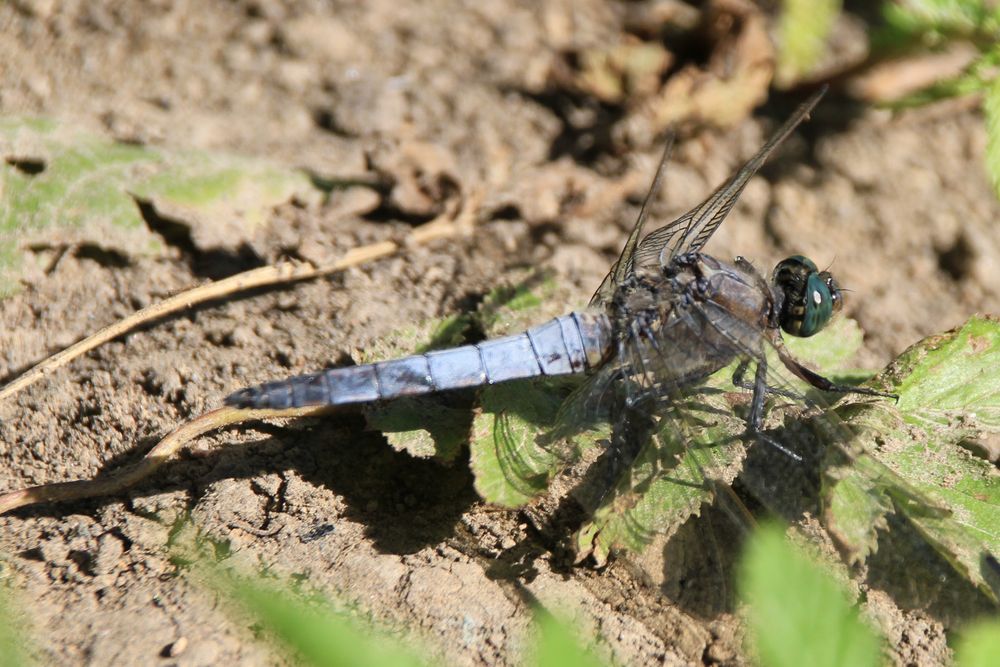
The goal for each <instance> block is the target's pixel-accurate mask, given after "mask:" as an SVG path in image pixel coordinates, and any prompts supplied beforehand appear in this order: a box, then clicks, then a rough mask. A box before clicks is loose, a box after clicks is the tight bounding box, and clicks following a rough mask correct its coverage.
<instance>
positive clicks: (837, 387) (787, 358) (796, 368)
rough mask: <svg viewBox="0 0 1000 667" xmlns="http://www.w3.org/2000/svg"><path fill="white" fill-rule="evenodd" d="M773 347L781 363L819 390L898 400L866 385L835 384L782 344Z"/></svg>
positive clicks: (897, 397) (896, 395)
mask: <svg viewBox="0 0 1000 667" xmlns="http://www.w3.org/2000/svg"><path fill="white" fill-rule="evenodd" d="M775 348H776V349H777V351H778V357H779V358H780V359H781V363H783V364H784V365H785V367H786V368H787V369H788V370H790V371H791V372H793V373H795V375H797V376H798V377H800V378H802V379H803V380H805V381H806V382H808V383H809V384H811V385H812V386H814V387H816V388H817V389H819V390H820V391H825V392H830V393H835V394H860V395H862V396H881V397H882V398H891V399H893V400H894V401H898V400H899V395H898V394H892V393H889V392H886V391H879V390H878V389H869V388H868V387H854V386H852V385H849V384H837V383H836V382H834V381H832V380H829V379H827V378H825V377H823V376H822V375H820V374H819V373H817V372H815V371H811V370H809V369H808V368H806V367H805V366H803V365H802V364H800V363H799V362H798V361H796V359H795V358H794V357H793V356H792V355H791V354H789V352H788V350H787V349H786V348H785V347H784V346H783V345H776V346H775Z"/></svg>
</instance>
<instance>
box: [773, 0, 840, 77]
mask: <svg viewBox="0 0 1000 667" xmlns="http://www.w3.org/2000/svg"><path fill="white" fill-rule="evenodd" d="M840 10H841V0H784V2H783V3H782V8H781V19H780V20H779V22H778V44H779V48H778V67H777V71H776V74H775V78H776V79H777V81H778V83H779V85H782V86H788V85H790V84H792V83H794V82H795V81H796V80H798V79H800V78H801V77H802V76H803V75H805V74H808V73H809V72H810V71H811V70H812V68H813V67H815V66H816V64H817V63H818V62H819V61H820V59H821V58H822V57H823V54H824V52H825V51H826V42H827V38H828V37H829V35H830V32H831V31H832V30H833V24H834V22H835V21H836V20H837V16H838V15H839V14H840Z"/></svg>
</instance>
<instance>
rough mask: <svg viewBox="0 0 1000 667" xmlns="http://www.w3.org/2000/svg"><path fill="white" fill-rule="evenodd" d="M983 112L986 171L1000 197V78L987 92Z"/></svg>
mask: <svg viewBox="0 0 1000 667" xmlns="http://www.w3.org/2000/svg"><path fill="white" fill-rule="evenodd" d="M983 112H984V113H985V114H986V171H987V173H989V175H990V180H991V181H992V182H993V190H994V191H995V192H996V193H997V196H998V197H1000V77H997V78H995V79H994V80H993V84H992V85H991V86H989V88H987V90H986V99H985V100H983Z"/></svg>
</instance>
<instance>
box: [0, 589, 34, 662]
mask: <svg viewBox="0 0 1000 667" xmlns="http://www.w3.org/2000/svg"><path fill="white" fill-rule="evenodd" d="M22 626H23V623H22V622H21V621H20V619H18V618H17V617H16V615H15V613H14V606H13V599H12V596H11V595H10V593H9V592H8V590H7V589H6V587H5V586H4V585H3V582H2V581H0V665H3V667H20V666H21V665H27V664H28V660H27V654H26V651H25V648H26V647H25V642H26V638H27V633H25V632H24V628H23V627H22Z"/></svg>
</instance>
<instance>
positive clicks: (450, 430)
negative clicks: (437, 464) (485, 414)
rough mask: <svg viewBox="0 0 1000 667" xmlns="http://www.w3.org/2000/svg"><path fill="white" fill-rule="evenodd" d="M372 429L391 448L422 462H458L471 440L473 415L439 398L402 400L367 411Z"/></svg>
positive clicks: (366, 414)
mask: <svg viewBox="0 0 1000 667" xmlns="http://www.w3.org/2000/svg"><path fill="white" fill-rule="evenodd" d="M364 413H365V418H366V419H367V420H368V425H369V426H371V427H372V428H374V429H376V430H379V431H381V432H382V434H383V435H384V436H385V438H386V440H388V442H389V445H390V446H391V447H392V448H393V449H395V450H396V451H398V452H406V453H407V454H409V455H410V456H413V457H415V458H418V459H426V458H432V457H433V458H436V459H438V460H439V461H442V462H445V463H447V462H450V461H454V460H455V457H457V456H458V454H459V453H460V452H461V451H462V446H463V445H464V444H465V443H466V442H467V441H468V439H469V432H470V429H471V427H472V413H471V412H470V411H469V410H468V409H462V408H454V407H450V406H448V405H445V404H444V403H443V401H441V400H440V399H439V398H437V397H428V398H423V397H413V398H400V399H397V400H395V401H392V402H391V403H387V404H378V405H372V406H370V407H366V408H365V409H364Z"/></svg>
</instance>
